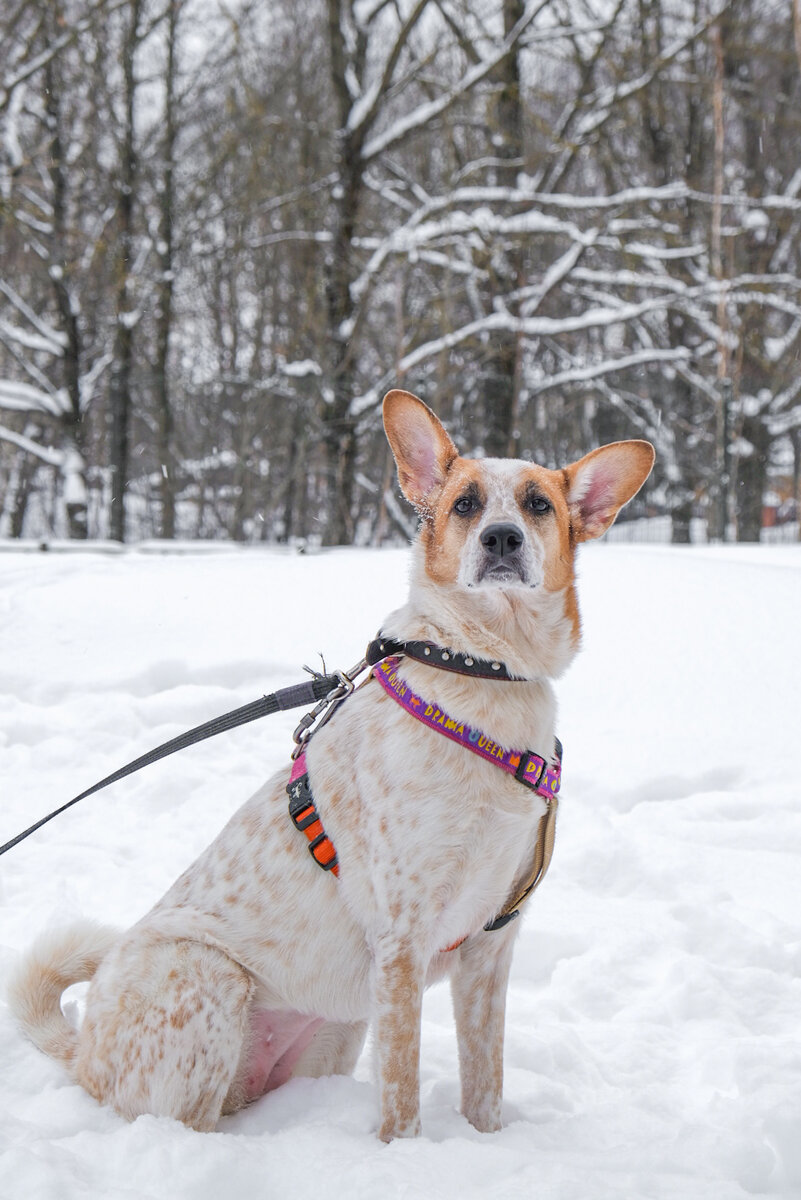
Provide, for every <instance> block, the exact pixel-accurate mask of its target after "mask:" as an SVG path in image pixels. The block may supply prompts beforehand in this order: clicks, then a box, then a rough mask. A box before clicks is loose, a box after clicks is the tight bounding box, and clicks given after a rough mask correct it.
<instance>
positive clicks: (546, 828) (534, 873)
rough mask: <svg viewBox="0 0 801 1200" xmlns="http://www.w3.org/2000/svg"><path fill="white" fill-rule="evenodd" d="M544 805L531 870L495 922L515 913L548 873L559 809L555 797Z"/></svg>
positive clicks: (547, 800)
mask: <svg viewBox="0 0 801 1200" xmlns="http://www.w3.org/2000/svg"><path fill="white" fill-rule="evenodd" d="M545 803H546V806H547V807H546V809H545V812H544V813H543V814H542V816H541V817H540V823H539V826H538V828H537V844H536V846H535V847H534V858H533V861H532V864H531V870H530V871H529V873H528V875H527V876H526V880H525V883H524V884H523V885H522V887H521V888H520V890H519V891H518V892H517V894H516V895H515V897H514V899H512V900H509V901H508V902H507V903H506V905H505V906H504V909H503V911H502V912H500V913H499V914H498V916H497V917H496V920H497V921H500V920H502V919H503V918H504V917H508V916H511V914H512V913H514V912H517V910H518V909H519V908H520V905H521V904H523V902H524V901H525V900H527V899H528V898H529V896H530V895H532V893H533V892H535V891H536V890H537V888H538V887H539V886H540V884H541V883H542V881H543V879H544V878H545V876H546V874H547V873H548V868H549V867H550V865H551V859H552V858H553V848H554V843H555V841H556V810H557V809H558V807H559V801H558V799H557V797H556V796H551V797H550V798H549V799H546V800H545Z"/></svg>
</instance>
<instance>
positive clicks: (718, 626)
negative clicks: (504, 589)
mask: <svg viewBox="0 0 801 1200" xmlns="http://www.w3.org/2000/svg"><path fill="white" fill-rule="evenodd" d="M406 562H407V558H406V553H405V552H403V551H400V550H398V551H395V550H390V551H379V552H376V551H356V550H347V551H337V552H332V553H328V554H321V555H308V556H298V555H295V554H292V553H289V552H286V553H282V552H268V551H261V550H249V551H242V552H233V551H231V552H229V553H215V554H208V553H205V554H201V553H196V554H191V553H190V554H186V555H182V556H174V555H170V556H167V555H165V556H154V555H144V554H142V553H136V552H131V553H126V554H121V555H114V556H109V555H101V554H96V553H77V554H75V553H73V554H69V555H57V554H49V555H48V554H27V555H23V554H12V553H8V554H0V789H1V794H2V807H1V809H0V842H2V841H5V840H6V838H8V837H10V836H11V835H12V834H14V833H16V832H17V831H18V830H19V829H21V828H23V827H24V826H26V825H28V824H30V823H31V822H32V821H33V820H34V819H35V818H36V817H38V816H40V815H42V814H43V813H45V812H46V811H48V810H49V809H50V808H52V807H55V806H56V805H57V804H58V803H60V802H62V801H64V800H66V799H68V798H69V797H71V796H72V795H74V794H76V793H77V792H79V791H81V790H82V789H83V788H84V787H85V786H87V785H88V784H89V783H91V782H94V780H96V779H98V778H100V777H101V776H102V775H105V774H107V773H108V772H110V771H111V770H113V769H114V768H115V767H116V766H118V765H120V764H121V763H123V762H126V761H127V760H128V759H130V758H132V757H134V755H136V754H139V753H141V752H143V751H144V750H146V749H149V748H150V747H151V746H153V745H156V744H158V743H159V742H161V741H163V740H165V739H166V738H168V737H171V736H173V735H174V734H176V733H178V732H180V731H181V730H182V729H184V728H187V727H189V726H190V725H193V724H195V723H198V722H200V721H202V720H204V719H206V718H208V717H210V716H214V715H216V714H218V713H220V712H223V711H226V710H227V709H230V708H233V707H235V706H236V705H238V704H242V703H244V702H246V701H248V700H250V699H253V698H255V697H256V696H258V695H259V694H261V693H262V692H264V691H272V690H273V689H274V688H275V687H278V686H281V685H284V684H288V683H293V682H295V681H297V680H298V678H299V677H300V674H301V672H300V665H301V664H302V663H303V662H310V663H314V662H319V660H315V653H316V651H318V650H323V651H325V654H326V659H327V662H328V664H329V666H331V665H338V666H342V667H347V666H349V665H350V664H351V663H352V662H354V661H355V660H356V659H357V658H358V657H359V654H360V653H361V651H362V649H363V646H364V644H365V643H366V642H367V640H368V639H369V638H370V636H372V634H373V633H374V631H375V630H376V629H377V627H378V625H379V622H380V619H381V616H382V614H383V613H384V612H385V611H386V610H388V609H390V608H391V607H393V606H394V605H395V604H396V603H397V600H398V597H399V595H400V593H401V592H402V591H403V590H405V576H406ZM581 577H582V579H581V596H582V605H583V613H584V619H585V649H584V651H583V653H582V655H581V656H580V657H579V658H578V660H577V662H576V664H575V665H574V667H573V668H571V670H570V672H569V674H568V675H567V676H566V678H565V679H564V680H562V681H561V683H560V684H559V694H560V701H561V720H560V734H561V737H562V739H563V741H564V744H565V779H564V791H563V802H562V805H561V808H560V819H559V831H558V837H557V849H556V855H555V859H554V864H553V867H552V868H551V873H550V875H549V877H548V880H547V881H546V883H545V884H544V885H543V888H542V889H541V891H540V892H539V893H538V895H537V897H536V898H535V900H534V901H532V903H531V905H530V908H529V911H528V912H527V915H526V918H525V921H524V922H523V923H522V929H521V932H520V936H519V940H518V946H517V951H516V958H515V964H514V970H513V978H512V984H511V991H510V996H509V1011H508V1024H507V1045H506V1090H505V1097H506V1099H505V1118H506V1127H505V1129H504V1130H503V1131H502V1132H501V1133H498V1134H494V1135H480V1134H478V1133H476V1132H475V1131H474V1130H472V1129H471V1127H470V1126H468V1125H467V1123H466V1122H465V1121H464V1120H463V1119H462V1118H461V1117H460V1116H459V1115H458V1112H457V1104H458V1075H457V1063H456V1049H455V1041H454V1034H453V1025H452V1020H451V1014H450V1001H449V995H448V992H447V989H446V988H437V989H434V990H433V991H432V992H430V993H429V994H428V996H427V1000H426V1006H425V1012H424V1039H423V1057H422V1080H423V1084H422V1087H423V1098H422V1101H423V1124H424V1137H423V1138H421V1139H419V1140H417V1141H415V1142H398V1143H394V1144H392V1145H390V1146H384V1145H382V1144H380V1143H379V1142H378V1141H377V1140H376V1138H375V1136H374V1132H373V1130H374V1127H375V1122H376V1113H377V1105H376V1095H375V1089H374V1086H373V1081H372V1072H371V1063H370V1057H369V1054H367V1055H365V1057H364V1059H363V1061H362V1062H361V1063H360V1065H359V1068H358V1070H357V1073H356V1076H355V1078H353V1079H342V1078H339V1079H327V1080H318V1081H309V1080H297V1081H293V1082H291V1083H290V1084H288V1085H287V1086H286V1087H284V1088H282V1089H279V1090H278V1091H277V1092H274V1093H272V1094H271V1095H269V1096H267V1097H266V1098H264V1099H263V1100H262V1101H260V1102H259V1103H257V1104H256V1105H254V1106H253V1107H252V1108H251V1109H249V1110H248V1111H246V1112H244V1113H242V1114H239V1115H238V1116H236V1117H233V1118H229V1119H226V1120H224V1121H223V1122H222V1123H221V1125H220V1128H219V1132H217V1133H214V1134H197V1133H194V1132H191V1131H189V1130H187V1129H185V1128H183V1127H182V1126H180V1125H178V1124H176V1123H173V1122H170V1121H165V1120H157V1119H155V1118H143V1119H140V1120H139V1121H136V1122H135V1123H134V1124H133V1125H128V1124H126V1123H125V1122H124V1121H123V1120H121V1119H120V1118H119V1117H117V1116H115V1114H114V1113H113V1112H111V1111H110V1110H108V1109H105V1108H100V1107H98V1105H96V1104H95V1102H94V1101H93V1100H91V1099H90V1098H89V1097H88V1096H87V1095H85V1094H84V1093H83V1092H82V1091H81V1090H80V1089H79V1088H77V1087H74V1086H72V1085H71V1084H70V1083H69V1082H68V1081H67V1079H66V1077H65V1075H64V1073H63V1071H62V1070H61V1068H60V1067H59V1066H57V1065H56V1064H55V1063H53V1062H51V1061H50V1060H48V1059H46V1058H45V1057H44V1056H42V1055H41V1054H39V1053H38V1052H37V1051H36V1050H34V1049H33V1048H32V1047H31V1046H30V1045H28V1044H27V1043H25V1042H24V1041H23V1039H22V1038H21V1037H20V1035H19V1034H18V1032H17V1030H16V1029H15V1028H14V1026H13V1025H12V1023H11V1021H10V1018H9V1014H8V1011H7V1009H6V1008H5V1005H4V1003H3V1004H0V1148H1V1149H2V1158H1V1159H0V1196H2V1197H3V1198H4V1200H23V1198H24V1200H40V1198H47V1200H50V1198H53V1200H73V1198H78V1197H81V1198H98V1200H100V1198H102V1200H123V1198H125V1200H183V1198H187V1200H189V1198H191V1200H207V1198H208V1200H212V1198H214V1200H216V1198H217V1197H218V1196H220V1195H223V1194H224V1195H226V1196H245V1195H249V1196H254V1197H257V1198H259V1197H265V1198H266V1197H269V1198H273V1197H275V1198H276V1200H277V1198H279V1197H280V1198H281V1200H284V1198H285V1197H292V1198H293V1200H305V1198H307V1197H308V1198H309V1200H312V1198H313V1200H319V1197H320V1195H321V1194H322V1195H329V1196H334V1197H348V1198H349V1200H350V1198H353V1197H357V1198H369V1200H373V1198H376V1200H377V1198H378V1197H381V1198H382V1200H384V1198H386V1200H392V1198H394V1197H404V1198H407V1197H413V1198H417V1197H426V1198H428V1197H431V1198H436V1200H450V1198H451V1197H453V1198H454V1200H455V1198H457V1197H458V1198H460V1200H472V1198H476V1200H478V1198H479V1197H480V1198H481V1200H492V1198H497V1200H514V1198H516V1197H520V1198H521V1200H523V1198H525V1200H530V1198H531V1197H536V1198H537V1200H574V1198H575V1200H607V1198H614V1200H650V1198H652V1197H654V1198H665V1200H668V1198H669V1200H696V1198H697V1200H701V1198H704V1200H736V1198H739V1197H744V1196H752V1195H771V1196H780V1197H785V1198H788V1200H789V1198H790V1197H793V1198H796V1200H797V1198H798V1197H799V1196H801V721H800V720H799V711H800V709H801V706H799V700H798V685H799V679H801V628H800V625H799V619H800V618H801V549H800V548H799V547H796V546H787V547H760V548H754V549H753V550H740V549H738V548H736V547H735V548H707V547H693V548H690V549H686V550H682V549H674V548H671V547H655V546H627V547H623V546H613V545H605V546H590V547H587V548H586V549H585V550H584V551H583V553H582V558H581ZM296 720H297V714H291V713H290V714H285V715H282V716H280V717H273V718H270V719H269V720H267V721H263V722H258V723H256V724H254V725H251V726H248V727H246V728H243V729H241V730H238V731H236V732H234V733H231V734H226V735H223V737H222V738H218V739H214V740H212V741H210V742H207V743H205V744H204V745H203V746H202V747H197V748H194V749H192V750H190V751H188V752H186V753H184V754H181V755H178V756H176V757H173V758H170V759H167V760H166V761H165V762H163V763H161V764H159V765H157V766H154V767H151V768H149V769H148V770H146V771H144V772H143V773H141V774H139V775H135V776H133V777H132V778H131V779H129V780H125V781H123V782H122V783H120V784H117V785H116V786H115V787H114V788H113V789H110V790H108V791H106V792H103V793H101V794H100V795H98V796H95V797H92V798H90V799H88V800H86V801H84V802H83V803H82V804H81V805H79V806H78V807H77V808H75V809H72V810H71V811H70V812H69V813H67V814H66V815H64V816H63V817H61V818H59V819H58V820H57V821H55V822H53V823H52V824H51V825H49V826H48V827H47V828H45V829H43V830H41V831H40V832H39V833H38V834H36V835H35V836H34V837H33V838H31V839H29V840H28V841H27V842H25V843H24V844H23V845H21V846H19V847H17V848H16V849H15V850H13V851H12V852H11V853H10V854H8V855H7V856H6V857H5V858H4V859H2V860H0V973H1V974H2V975H5V974H6V972H7V970H8V968H9V966H10V965H11V963H12V961H13V959H14V955H15V952H16V951H17V950H19V949H21V948H22V947H24V946H25V945H26V944H27V943H28V942H29V940H30V939H31V937H32V936H33V935H34V934H35V933H36V932H37V931H39V930H40V929H42V928H45V927H47V926H50V925H53V924H55V923H57V922H63V921H68V920H70V919H71V918H73V917H76V916H78V915H96V916H98V917H100V918H102V919H103V920H104V921H110V922H116V923H119V924H129V923H131V922H132V921H133V920H134V919H135V918H137V917H138V916H139V915H140V914H142V913H143V912H144V911H145V910H146V909H147V908H148V907H149V906H150V905H151V903H152V902H153V901H154V900H155V899H156V898H157V897H158V896H159V895H160V893H161V892H162V890H163V889H164V888H166V886H167V885H168V884H169V883H170V882H171V881H172V879H173V878H174V877H175V876H176V875H177V874H178V873H179V872H180V871H181V870H182V868H183V867H184V866H186V865H187V864H188V862H189V861H190V860H191V859H192V858H193V857H194V855H195V854H196V853H197V852H198V851H199V850H200V849H201V848H202V847H203V846H204V845H205V844H206V843H207V842H208V841H209V840H210V839H211V838H212V837H213V836H214V834H215V832H216V831H217V830H218V829H219V828H220V826H221V825H222V824H223V822H224V821H225V820H226V818H227V817H228V815H229V814H230V813H231V812H232V811H233V809H234V808H235V807H236V806H238V805H239V804H240V802H241V801H243V800H244V799H245V798H246V797H247V796H248V795H249V794H250V793H251V791H252V790H253V789H254V788H255V787H256V785H257V784H258V783H259V782H260V780H261V779H262V778H263V777H264V776H265V775H266V774H267V773H268V772H269V771H272V770H273V769H274V767H275V766H276V764H278V763H280V762H281V761H282V759H284V760H286V759H287V756H288V751H289V745H290V734H291V729H292V728H293V726H294V724H295V722H296Z"/></svg>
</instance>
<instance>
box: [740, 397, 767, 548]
mask: <svg viewBox="0 0 801 1200" xmlns="http://www.w3.org/2000/svg"><path fill="white" fill-rule="evenodd" d="M741 437H742V439H743V440H744V441H745V442H747V443H748V444H749V445H750V446H751V447H753V449H752V451H751V453H749V454H747V455H743V457H741V458H740V462H739V467H738V471H737V488H736V494H735V501H736V505H737V541H738V542H758V541H759V535H760V531H761V529H762V499H763V496H764V493H765V485H766V482H767V474H768V454H769V451H770V442H771V438H770V434H769V432H768V430H767V428H766V426H765V422H764V420H762V419H761V418H760V417H759V416H756V417H744V418H743V425H742V432H741Z"/></svg>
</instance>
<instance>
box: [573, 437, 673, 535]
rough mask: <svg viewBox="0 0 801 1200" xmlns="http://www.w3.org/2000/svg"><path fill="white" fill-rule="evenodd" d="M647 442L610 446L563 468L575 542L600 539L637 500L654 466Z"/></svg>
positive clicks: (619, 443)
mask: <svg viewBox="0 0 801 1200" xmlns="http://www.w3.org/2000/svg"><path fill="white" fill-rule="evenodd" d="M655 457H656V455H655V453H654V448H653V446H652V445H651V443H650V442H640V441H630V442H612V443H611V445H609V446H601V447H600V448H599V449H598V450H592V451H591V452H590V453H589V454H586V455H585V456H584V458H580V459H579V460H578V462H575V463H573V464H572V466H569V467H566V468H565V478H566V480H567V503H568V505H569V507H570V516H571V519H572V522H573V529H574V531H575V535H576V540H577V541H579V542H586V541H589V539H590V538H596V537H600V536H601V534H602V533H605V532H606V530H607V529H608V528H609V526H610V525H611V524H612V522H613V521H614V519H615V517H616V516H617V514H618V512H619V511H620V509H621V508H622V507H623V505H624V504H628V502H629V500H631V498H632V497H633V496H636V494H637V492H638V491H639V490H640V488H641V487H642V485H643V484H644V483H645V481H646V479H647V478H648V476H649V475H650V474H651V468H652V467H653V465H654V458H655Z"/></svg>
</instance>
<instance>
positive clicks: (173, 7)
mask: <svg viewBox="0 0 801 1200" xmlns="http://www.w3.org/2000/svg"><path fill="white" fill-rule="evenodd" d="M182 2H183V0H170V5H169V10H168V16H167V68H166V75H165V80H164V140H163V143H162V154H163V157H164V173H163V175H162V179H161V191H160V194H159V245H158V252H159V265H160V268H161V277H160V279H159V285H158V302H157V311H156V320H157V323H156V388H155V400H156V412H157V421H158V424H157V427H156V440H157V452H158V463H159V495H160V499H161V520H160V529H159V534H160V536H161V537H162V538H167V539H172V538H174V537H175V488H176V478H175V475H176V470H175V466H176V464H175V457H174V454H173V445H172V443H173V434H174V429H175V421H174V417H173V412H172V402H171V396H170V376H169V369H170V362H169V359H170V335H171V332H172V315H173V278H174V270H175V265H174V261H173V223H174V215H175V214H174V199H175V186H174V185H175V174H174V162H173V156H174V154H175V134H176V130H175V68H176V63H175V58H176V38H177V25H178V18H179V16H180V10H181V6H182Z"/></svg>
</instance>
